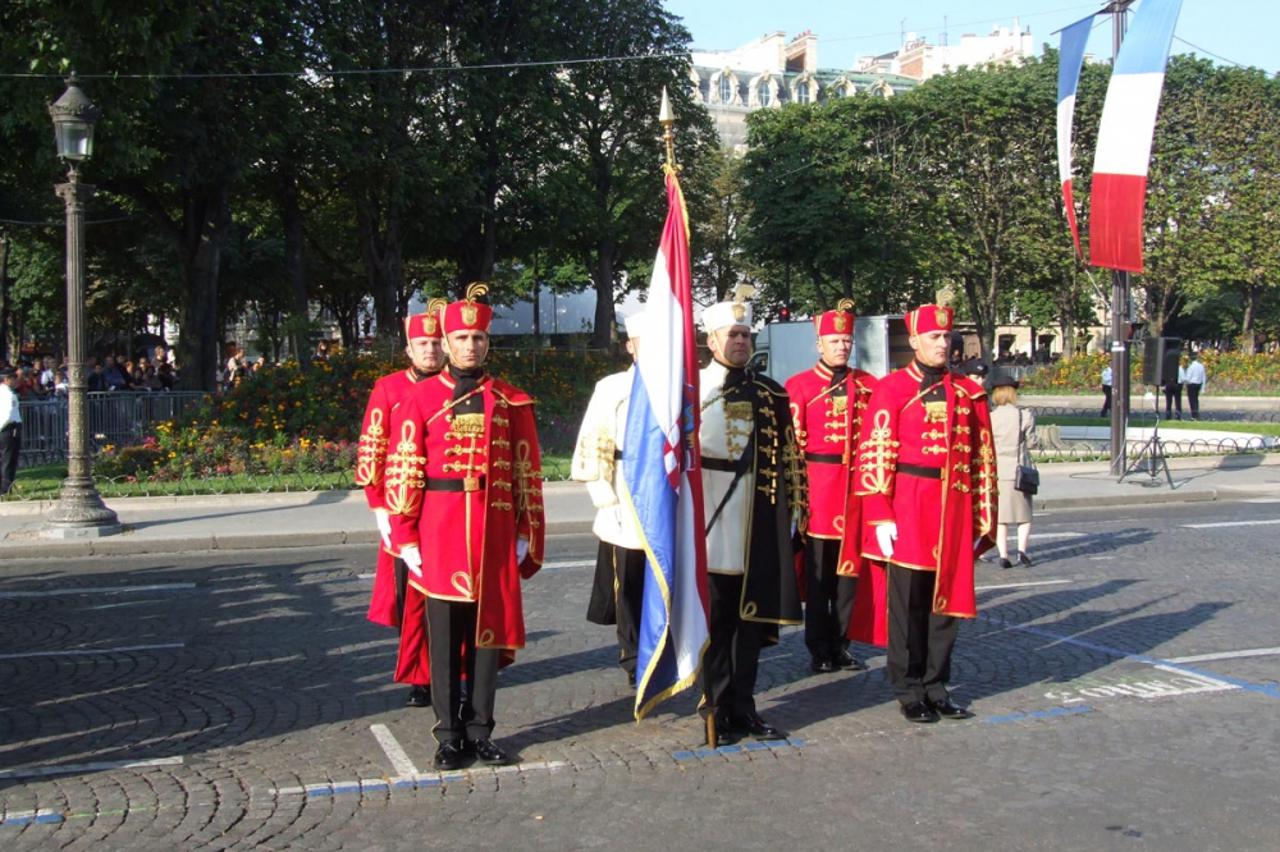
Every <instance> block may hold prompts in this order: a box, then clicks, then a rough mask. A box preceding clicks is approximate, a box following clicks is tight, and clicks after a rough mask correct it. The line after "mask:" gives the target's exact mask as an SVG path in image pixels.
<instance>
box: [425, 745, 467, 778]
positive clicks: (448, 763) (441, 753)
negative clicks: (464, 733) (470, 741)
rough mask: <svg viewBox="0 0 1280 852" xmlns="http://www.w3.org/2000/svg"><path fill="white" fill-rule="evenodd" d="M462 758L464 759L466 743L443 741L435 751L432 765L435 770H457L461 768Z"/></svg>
mask: <svg viewBox="0 0 1280 852" xmlns="http://www.w3.org/2000/svg"><path fill="white" fill-rule="evenodd" d="M464 757H466V743H464V742H463V741H462V740H445V741H444V742H442V743H440V745H439V747H438V748H437V749H436V756H435V759H434V760H433V761H432V764H433V765H434V766H435V768H436V769H441V770H445V771H448V770H450V769H458V768H459V767H461V766H462V759H463V758H464Z"/></svg>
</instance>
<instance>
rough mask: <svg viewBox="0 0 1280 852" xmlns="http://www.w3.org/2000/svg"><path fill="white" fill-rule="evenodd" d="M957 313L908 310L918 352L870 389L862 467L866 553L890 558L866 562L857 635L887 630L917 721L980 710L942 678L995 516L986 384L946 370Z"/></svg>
mask: <svg viewBox="0 0 1280 852" xmlns="http://www.w3.org/2000/svg"><path fill="white" fill-rule="evenodd" d="M952 316H953V315H952V311H951V309H950V308H943V307H939V306H938V305H922V306H921V307H919V308H917V309H916V310H914V311H912V312H910V313H909V314H907V331H908V333H909V335H910V342H911V348H912V349H913V350H914V352H915V359H914V360H913V361H912V362H911V363H910V364H909V365H907V366H906V367H904V368H903V369H901V370H896V371H894V372H893V373H890V374H889V375H888V376H886V377H885V378H883V379H881V380H880V382H879V384H878V385H877V386H876V389H875V392H874V393H873V394H872V395H871V404H870V408H868V409H867V412H866V414H865V416H864V418H863V421H862V434H861V438H860V445H859V451H858V466H857V471H856V476H857V483H856V486H855V493H857V494H858V495H860V496H861V497H862V516H863V535H862V554H863V555H864V556H865V557H867V558H868V559H872V560H877V561H878V562H881V563H884V566H881V565H876V566H873V567H868V568H866V569H865V570H864V577H865V579H864V581H863V582H862V583H860V584H859V589H858V599H859V601H858V603H857V604H856V605H855V614H854V638H856V639H860V640H862V641H870V642H874V643H875V644H879V645H884V644H886V640H887V644H888V657H887V662H886V667H887V669H888V673H889V680H890V683H891V684H892V685H893V692H894V695H895V696H896V697H897V699H898V701H899V703H900V704H901V705H902V714H903V716H905V717H906V718H907V719H908V720H909V721H912V722H936V721H938V716H939V715H941V716H945V717H946V718H948V719H965V718H968V717H970V716H972V715H973V714H972V713H971V712H970V711H969V710H968V709H967V708H965V707H963V706H961V705H959V704H956V703H955V702H954V701H953V700H952V699H951V697H950V695H949V694H948V692H947V682H948V681H949V680H950V677H951V651H952V648H953V646H954V644H955V638H956V629H957V627H958V625H959V619H961V618H973V617H974V616H975V615H976V614H977V606H976V601H975V597H974V589H973V563H974V559H975V558H976V557H977V556H978V555H979V554H981V553H982V552H984V551H985V550H987V549H988V548H990V547H991V546H992V545H993V544H994V539H993V534H994V530H995V527H996V468H995V449H994V446H993V444H992V440H991V415H990V412H989V411H988V409H987V399H986V392H985V391H984V390H983V388H982V386H981V385H979V384H978V383H976V382H974V381H973V380H971V379H968V378H966V377H964V376H958V375H955V374H952V373H951V372H949V371H948V370H947V333H948V332H949V331H950V330H951V325H952ZM846 538H848V537H846ZM847 543H848V542H847ZM885 566H887V567H885ZM866 579H870V580H871V582H870V583H868V582H866ZM886 595H887V598H888V606H887V611H886V606H885V597H886ZM863 613H865V615H866V616H867V617H865V618H860V617H859V616H860V614H863ZM886 634H887V635H886Z"/></svg>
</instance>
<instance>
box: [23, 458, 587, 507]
mask: <svg viewBox="0 0 1280 852" xmlns="http://www.w3.org/2000/svg"><path fill="white" fill-rule="evenodd" d="M569 462H570V457H569V456H566V455H555V454H548V455H545V456H543V457H542V469H543V476H544V478H545V479H546V480H547V481H549V482H556V481H560V480H564V479H568V478H569ZM66 476H67V466H66V465H65V464H42V465H33V466H32V467H24V468H22V469H21V470H19V471H18V478H17V480H15V481H14V484H13V491H12V492H11V493H10V494H9V495H8V496H7V497H5V498H2V499H4V500H10V501H12V500H53V499H56V498H57V496H58V490H59V489H60V488H61V487H62V480H63V479H65V478H66ZM97 484H98V493H99V494H101V495H102V496H103V497H170V496H176V495H189V494H260V493H264V492H268V491H332V490H337V489H349V488H352V487H353V486H352V473H351V471H338V472H336V473H282V474H278V475H274V476H273V475H264V476H250V475H247V474H245V475H236V476H214V477H206V478H201V479H183V480H181V481H178V482H116V481H111V480H106V479H101V478H98V479H97Z"/></svg>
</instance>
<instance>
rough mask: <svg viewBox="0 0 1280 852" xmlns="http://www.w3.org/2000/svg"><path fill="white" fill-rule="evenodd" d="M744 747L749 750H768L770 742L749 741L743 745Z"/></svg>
mask: <svg viewBox="0 0 1280 852" xmlns="http://www.w3.org/2000/svg"><path fill="white" fill-rule="evenodd" d="M743 748H745V749H746V750H747V751H768V750H769V744H768V743H747V744H746V745H745V746H743Z"/></svg>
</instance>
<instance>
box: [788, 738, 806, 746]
mask: <svg viewBox="0 0 1280 852" xmlns="http://www.w3.org/2000/svg"><path fill="white" fill-rule="evenodd" d="M787 742H789V743H791V745H792V746H793V747H795V748H804V747H805V745H806V743H805V741H804V740H802V739H799V738H797V737H791V738H790V739H788V740H787Z"/></svg>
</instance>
